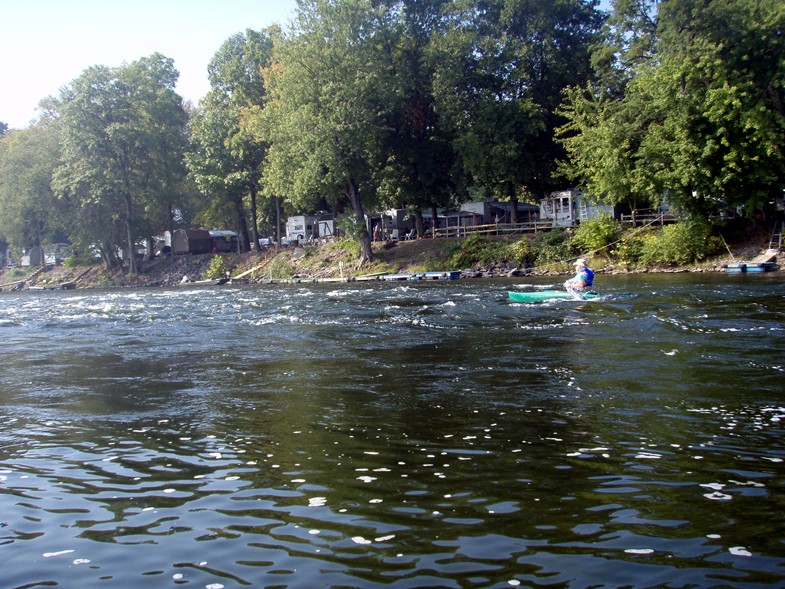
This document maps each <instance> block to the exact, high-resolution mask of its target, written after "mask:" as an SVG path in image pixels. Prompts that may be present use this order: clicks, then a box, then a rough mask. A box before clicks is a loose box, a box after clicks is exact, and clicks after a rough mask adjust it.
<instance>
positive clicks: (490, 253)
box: [449, 235, 499, 268]
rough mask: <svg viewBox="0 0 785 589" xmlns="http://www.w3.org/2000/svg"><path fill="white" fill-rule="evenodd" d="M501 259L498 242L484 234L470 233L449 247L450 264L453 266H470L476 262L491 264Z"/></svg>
mask: <svg viewBox="0 0 785 589" xmlns="http://www.w3.org/2000/svg"><path fill="white" fill-rule="evenodd" d="M498 259H499V252H498V249H497V247H496V244H495V243H494V242H492V241H491V240H490V239H488V238H487V237H483V236H482V235H470V236H469V237H467V238H466V239H461V240H458V241H456V242H455V243H454V244H452V245H451V246H450V249H449V264H450V266H451V267H453V268H469V267H471V266H474V265H475V264H489V263H493V262H495V261H497V260H498Z"/></svg>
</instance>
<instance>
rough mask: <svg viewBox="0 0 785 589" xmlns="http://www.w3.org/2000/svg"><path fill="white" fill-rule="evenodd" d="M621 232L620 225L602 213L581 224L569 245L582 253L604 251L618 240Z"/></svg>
mask: <svg viewBox="0 0 785 589" xmlns="http://www.w3.org/2000/svg"><path fill="white" fill-rule="evenodd" d="M621 232H622V226H621V223H620V222H619V221H617V220H615V219H614V218H613V217H611V216H610V215H609V214H608V213H606V212H604V211H603V212H601V213H600V214H599V215H597V216H596V217H594V218H593V219H589V220H588V221H583V222H581V224H580V225H578V228H577V229H576V230H575V233H574V234H573V236H572V239H571V241H570V244H571V245H572V248H573V249H574V250H576V251H578V252H582V253H590V252H599V251H601V250H602V251H605V250H608V249H609V248H608V246H610V245H611V244H613V243H614V242H616V241H617V240H618V239H619V236H620V235H621ZM605 253H610V251H605Z"/></svg>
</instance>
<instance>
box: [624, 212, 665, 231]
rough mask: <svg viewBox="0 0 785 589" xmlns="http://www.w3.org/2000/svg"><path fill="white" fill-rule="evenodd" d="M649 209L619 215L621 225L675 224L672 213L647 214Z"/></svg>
mask: <svg viewBox="0 0 785 589" xmlns="http://www.w3.org/2000/svg"><path fill="white" fill-rule="evenodd" d="M648 210H650V209H644V210H640V211H639V210H634V211H632V214H630V215H621V224H622V225H624V226H629V227H636V226H638V225H655V224H659V225H665V224H666V223H675V222H676V215H674V214H673V213H660V212H653V213H650V212H647V211H648Z"/></svg>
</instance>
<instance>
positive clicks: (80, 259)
mask: <svg viewBox="0 0 785 589" xmlns="http://www.w3.org/2000/svg"><path fill="white" fill-rule="evenodd" d="M97 262H98V260H97V259H96V258H95V256H92V255H90V254H87V255H83V256H70V257H68V258H66V259H65V261H64V262H63V266H65V267H66V268H68V269H69V270H72V269H74V268H77V267H79V266H92V265H93V264H96V263H97Z"/></svg>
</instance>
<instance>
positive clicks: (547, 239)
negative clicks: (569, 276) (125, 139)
mask: <svg viewBox="0 0 785 589" xmlns="http://www.w3.org/2000/svg"><path fill="white" fill-rule="evenodd" d="M534 249H535V253H534V262H535V266H538V267H539V266H551V265H553V264H557V263H564V264H565V265H566V260H568V259H569V258H570V255H571V254H570V242H569V240H568V239H567V233H566V232H565V231H564V229H554V230H553V231H548V232H546V233H542V234H540V236H539V238H538V239H537V241H536V242H535V243H534Z"/></svg>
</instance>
